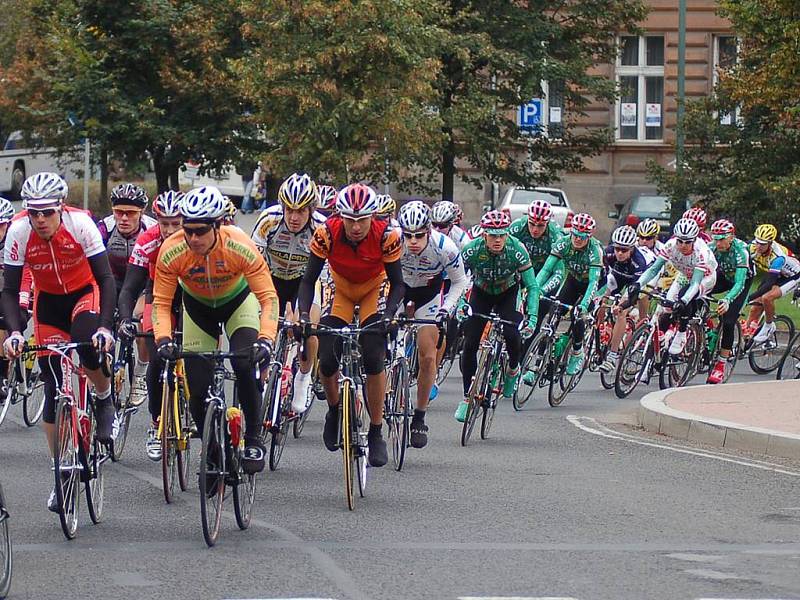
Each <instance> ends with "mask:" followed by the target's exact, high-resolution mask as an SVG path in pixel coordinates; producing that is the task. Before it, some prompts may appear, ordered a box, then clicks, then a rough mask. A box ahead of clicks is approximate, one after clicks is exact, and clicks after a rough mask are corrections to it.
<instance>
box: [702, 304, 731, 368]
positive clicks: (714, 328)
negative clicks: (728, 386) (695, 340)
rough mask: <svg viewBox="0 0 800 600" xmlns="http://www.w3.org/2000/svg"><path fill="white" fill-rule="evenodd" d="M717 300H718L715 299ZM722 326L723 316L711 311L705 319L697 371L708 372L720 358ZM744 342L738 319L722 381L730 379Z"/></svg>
mask: <svg viewBox="0 0 800 600" xmlns="http://www.w3.org/2000/svg"><path fill="white" fill-rule="evenodd" d="M713 302H717V303H718V301H713ZM722 327H723V318H722V316H720V315H718V314H716V312H713V313H709V314H708V316H706V318H705V319H704V320H703V333H704V335H703V340H704V343H703V344H702V349H701V352H700V356H699V357H698V360H697V373H708V372H709V370H711V369H712V368H713V367H714V365H715V364H716V362H717V360H719V358H720V350H722ZM741 344H742V326H741V324H740V323H739V321H738V320H737V321H736V323H735V324H734V329H733V345H732V347H731V354H730V356H728V358H727V359H726V360H725V375H724V376H723V378H722V381H721V382H720V383H725V382H726V381H728V379H730V376H731V375H732V374H733V370H734V368H735V367H736V362H737V361H738V359H739V354H740V353H741Z"/></svg>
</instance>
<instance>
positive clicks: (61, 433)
mask: <svg viewBox="0 0 800 600" xmlns="http://www.w3.org/2000/svg"><path fill="white" fill-rule="evenodd" d="M72 418H73V417H72V406H71V405H70V404H69V403H68V402H66V401H64V400H61V401H60V402H59V406H58V411H57V413H56V448H55V455H54V456H53V473H54V475H55V487H56V500H57V502H58V518H59V520H60V521H61V530H62V531H63V532H64V536H65V537H66V538H67V539H68V540H71V539H73V538H74V537H75V534H76V533H77V531H78V505H79V502H80V501H79V498H80V486H81V471H82V468H83V467H82V465H81V461H80V458H79V456H78V440H77V439H76V438H75V431H74V428H73V423H72Z"/></svg>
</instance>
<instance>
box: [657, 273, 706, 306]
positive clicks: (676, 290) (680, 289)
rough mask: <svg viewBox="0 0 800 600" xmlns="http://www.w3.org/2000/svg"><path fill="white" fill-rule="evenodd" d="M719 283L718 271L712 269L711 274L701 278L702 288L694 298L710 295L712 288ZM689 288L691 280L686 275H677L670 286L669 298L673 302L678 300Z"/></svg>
mask: <svg viewBox="0 0 800 600" xmlns="http://www.w3.org/2000/svg"><path fill="white" fill-rule="evenodd" d="M716 283H717V272H716V271H712V272H711V273H710V274H709V275H706V276H705V277H703V279H701V280H700V289H699V290H698V292H697V294H696V295H695V297H694V298H691V299H692V300H694V299H695V298H702V297H704V296H708V295H709V294H710V293H711V290H713V289H714V286H715V285H716ZM688 288H689V282H688V281H687V280H686V278H685V277H676V278H675V279H674V280H673V282H672V285H670V286H669V289H668V290H667V298H668V299H669V300H672V301H673V302H674V301H675V300H677V299H678V298H679V297H682V296H683V294H684V293H685V291H686V290H687V289H688Z"/></svg>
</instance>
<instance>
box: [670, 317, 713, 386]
mask: <svg viewBox="0 0 800 600" xmlns="http://www.w3.org/2000/svg"><path fill="white" fill-rule="evenodd" d="M704 342H705V336H704V335H703V330H702V328H701V327H700V325H698V324H697V323H690V324H689V326H688V328H687V329H686V345H685V346H684V348H683V351H682V352H681V353H680V354H678V355H671V354H669V352H665V354H664V356H665V360H664V366H663V368H662V370H661V374H660V376H659V378H660V387H661V389H666V388H670V387H683V386H684V385H686V384H687V383H689V381H690V380H691V379H692V377H694V375H695V368H696V364H697V361H698V360H699V359H700V353H701V352H702V350H703V343H704Z"/></svg>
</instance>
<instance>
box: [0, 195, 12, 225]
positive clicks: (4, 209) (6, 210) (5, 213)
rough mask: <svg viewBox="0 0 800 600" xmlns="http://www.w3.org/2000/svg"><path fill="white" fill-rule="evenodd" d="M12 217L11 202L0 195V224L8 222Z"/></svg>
mask: <svg viewBox="0 0 800 600" xmlns="http://www.w3.org/2000/svg"><path fill="white" fill-rule="evenodd" d="M13 218H14V207H13V206H11V202H9V201H8V200H6V199H5V198H3V197H0V225H1V224H3V223H8V222H10V221H11V219H13Z"/></svg>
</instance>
